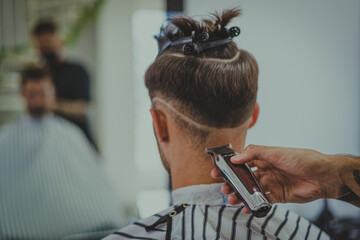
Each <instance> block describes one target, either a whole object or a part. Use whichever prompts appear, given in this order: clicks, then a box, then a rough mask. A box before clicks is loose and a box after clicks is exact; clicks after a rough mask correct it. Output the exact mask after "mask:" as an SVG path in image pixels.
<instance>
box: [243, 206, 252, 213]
mask: <svg viewBox="0 0 360 240" xmlns="http://www.w3.org/2000/svg"><path fill="white" fill-rule="evenodd" d="M243 212H244V213H246V214H250V213H251V211H250V209H249V208H248V207H244V208H243Z"/></svg>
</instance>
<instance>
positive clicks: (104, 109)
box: [96, 0, 164, 214]
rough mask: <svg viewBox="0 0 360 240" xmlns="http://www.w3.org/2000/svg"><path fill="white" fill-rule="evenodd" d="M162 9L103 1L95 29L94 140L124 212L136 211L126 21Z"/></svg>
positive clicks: (156, 1)
mask: <svg viewBox="0 0 360 240" xmlns="http://www.w3.org/2000/svg"><path fill="white" fill-rule="evenodd" d="M163 4H164V3H163V1H160V0H153V1H145V0H137V1H131V0H122V1H118V0H108V1H107V2H106V4H105V6H104V9H103V11H102V13H101V15H100V18H99V19H98V22H97V26H96V38H97V42H96V55H97V84H96V88H97V99H98V100H97V107H98V111H97V113H98V129H99V131H98V141H99V145H100V150H101V152H102V154H103V157H104V159H105V161H104V162H105V168H106V170H107V173H108V175H109V178H110V179H111V181H112V183H113V184H114V185H115V187H116V189H117V192H118V195H119V196H120V197H121V199H122V201H123V202H124V203H125V205H126V207H127V209H128V210H129V211H132V210H131V209H134V208H135V207H136V205H135V204H136V201H135V199H136V196H137V193H138V192H139V183H138V175H137V170H136V167H135V161H134V154H135V153H134V151H135V146H134V121H135V110H134V108H135V97H134V72H133V71H134V69H133V62H134V56H133V42H132V29H131V28H132V22H131V20H132V14H133V13H134V12H135V11H136V10H138V9H164V6H163ZM128 214H132V213H131V212H130V213H128Z"/></svg>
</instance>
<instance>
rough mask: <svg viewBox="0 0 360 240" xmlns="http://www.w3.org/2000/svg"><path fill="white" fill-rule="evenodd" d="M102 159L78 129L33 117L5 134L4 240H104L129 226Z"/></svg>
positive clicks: (1, 145)
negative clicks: (107, 177)
mask: <svg viewBox="0 0 360 240" xmlns="http://www.w3.org/2000/svg"><path fill="white" fill-rule="evenodd" d="M97 160H98V156H97V154H96V153H95V151H94V150H93V149H92V148H91V146H90V144H89V143H88V142H87V140H86V139H85V137H84V135H83V133H82V132H81V131H80V129H78V128H77V127H75V126H74V125H73V124H72V123H70V122H68V121H66V120H64V119H62V118H60V117H57V116H54V115H47V116H45V117H43V118H41V119H33V118H31V117H29V116H27V115H24V116H22V117H21V118H20V119H18V120H16V121H14V122H11V123H8V124H6V125H4V126H2V127H1V128H0V239H13V240H15V239H21V240H26V239H32V240H35V239H36V240H42V239H43V240H52V239H64V240H65V239H77V240H79V239H87V240H89V239H100V238H102V237H104V236H106V235H108V234H109V233H111V232H113V231H115V230H116V229H117V228H118V227H119V226H121V224H122V223H123V222H124V215H123V210H122V209H121V208H120V206H119V201H118V200H117V197H116V195H115V193H114V192H113V189H112V188H111V186H110V184H109V183H108V181H107V179H106V176H105V174H104V173H103V172H102V171H101V169H100V167H99V165H98V161H97Z"/></svg>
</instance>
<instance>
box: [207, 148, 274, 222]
mask: <svg viewBox="0 0 360 240" xmlns="http://www.w3.org/2000/svg"><path fill="white" fill-rule="evenodd" d="M206 153H207V154H209V155H211V157H212V160H213V163H214V164H215V166H216V168H217V169H219V170H220V172H221V174H222V176H223V178H224V180H225V181H226V182H227V183H228V184H229V185H230V186H231V187H232V188H233V190H234V191H235V194H236V196H237V197H238V198H240V199H242V200H243V202H244V204H245V205H246V206H247V207H248V208H249V209H250V211H251V212H252V214H253V215H254V216H255V217H265V216H266V215H267V214H268V212H269V211H270V209H271V203H270V202H269V201H268V199H267V197H266V195H265V194H264V192H263V190H262V189H261V187H260V185H259V183H258V182H257V180H256V178H255V176H254V174H253V173H252V171H251V170H250V168H249V167H248V165H247V164H246V163H245V164H238V165H235V164H233V163H232V162H231V161H230V158H231V157H232V156H234V155H236V154H237V153H236V152H235V151H234V150H233V149H231V144H228V145H224V146H220V147H214V148H207V149H206Z"/></svg>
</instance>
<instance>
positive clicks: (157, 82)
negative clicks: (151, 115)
mask: <svg viewBox="0 0 360 240" xmlns="http://www.w3.org/2000/svg"><path fill="white" fill-rule="evenodd" d="M240 12H241V11H240V9H236V8H235V9H230V10H225V11H223V13H222V14H214V15H213V16H212V18H211V19H203V20H202V21H201V22H199V21H196V20H194V19H192V18H186V17H183V16H178V17H174V18H172V19H170V23H171V25H170V26H168V27H167V28H166V29H164V30H163V36H165V37H167V38H170V39H173V41H176V39H181V38H184V37H191V36H192V34H194V33H195V34H196V35H200V34H202V33H203V32H207V33H208V34H209V39H208V41H209V42H211V41H216V40H219V39H225V38H227V34H228V29H227V28H226V26H227V25H228V23H229V22H230V21H231V20H232V19H233V18H234V17H237V16H238V15H240ZM174 29H175V30H176V29H177V30H176V32H175V33H176V34H174ZM174 35H176V36H175V37H174ZM145 84H146V86H147V88H148V90H149V95H150V98H151V100H152V102H153V105H156V101H157V100H158V99H162V100H163V102H166V103H167V104H170V105H171V106H172V107H173V109H175V111H174V112H177V113H180V114H181V115H182V116H183V117H177V118H176V119H177V120H176V121H177V123H178V124H179V125H181V127H183V129H184V131H186V130H189V131H186V132H188V133H190V134H191V133H192V134H195V135H201V133H206V131H205V132H204V131H196V129H195V128H196V127H194V126H193V124H191V123H189V122H195V123H196V124H195V125H201V126H206V127H210V128H217V129H220V128H234V127H238V126H240V125H241V124H243V123H244V122H245V121H246V120H248V119H249V118H250V116H251V114H252V111H253V109H254V106H255V103H256V95H257V88H258V87H257V86H258V66H257V63H256V60H255V59H254V57H253V56H252V55H251V54H250V53H248V52H247V51H244V50H241V49H238V47H237V46H236V44H235V43H234V42H232V41H231V42H229V43H227V44H223V45H219V46H215V47H212V48H209V49H206V50H203V51H201V52H200V53H195V54H190V55H186V54H184V53H183V45H177V46H170V47H168V48H167V49H166V50H165V51H163V52H162V53H160V54H159V55H158V56H157V58H156V60H155V61H154V63H153V64H152V65H151V66H150V67H149V69H148V70H147V72H146V75H145ZM184 119H185V120H184ZM188 120H190V121H188ZM205 135H206V134H205ZM205 135H204V136H205Z"/></svg>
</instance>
